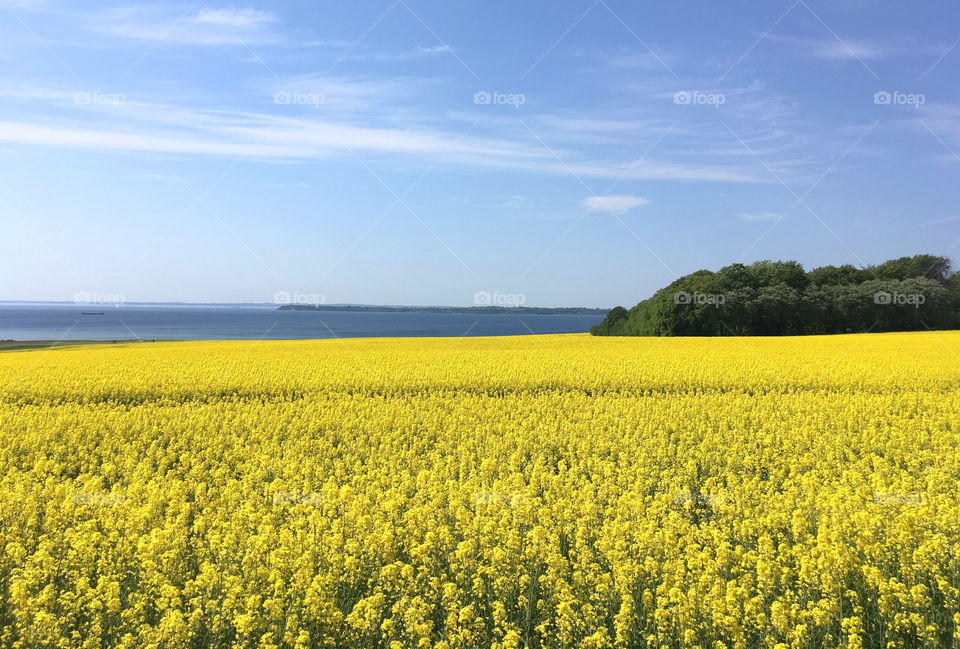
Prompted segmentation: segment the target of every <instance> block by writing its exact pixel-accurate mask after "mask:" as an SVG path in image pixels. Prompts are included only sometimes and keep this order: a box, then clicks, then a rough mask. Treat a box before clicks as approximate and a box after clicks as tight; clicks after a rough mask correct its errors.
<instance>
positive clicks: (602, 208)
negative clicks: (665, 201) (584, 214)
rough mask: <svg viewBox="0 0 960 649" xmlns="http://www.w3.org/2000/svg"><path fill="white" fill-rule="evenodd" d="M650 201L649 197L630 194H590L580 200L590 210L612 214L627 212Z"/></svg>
mask: <svg viewBox="0 0 960 649" xmlns="http://www.w3.org/2000/svg"><path fill="white" fill-rule="evenodd" d="M649 203H650V199H649V198H644V197H643V196H631V195H629V194H615V195H611V196H588V197H587V198H585V199H583V200H582V201H581V202H580V204H581V205H582V206H583V207H585V208H586V209H587V211H588V212H610V213H612V214H625V213H626V212H629V211H630V210H632V209H634V208H637V207H643V206H644V205H648V204H649Z"/></svg>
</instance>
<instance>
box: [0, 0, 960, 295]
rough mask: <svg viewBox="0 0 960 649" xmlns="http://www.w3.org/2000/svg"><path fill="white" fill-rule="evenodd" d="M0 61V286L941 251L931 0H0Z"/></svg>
mask: <svg viewBox="0 0 960 649" xmlns="http://www.w3.org/2000/svg"><path fill="white" fill-rule="evenodd" d="M0 66H2V70H3V72H4V74H3V75H2V76H0V223H2V230H0V278H2V279H0V300H67V301H69V300H73V299H76V298H77V296H78V295H82V296H93V299H94V300H100V299H102V300H104V301H107V300H110V299H122V300H123V301H131V302H132V301H185V302H272V301H302V302H310V303H318V302H325V303H328V304H332V303H367V304H410V305H423V304H431V305H457V306H460V305H470V304H476V303H493V304H523V305H525V306H589V307H610V306H613V305H617V304H622V305H627V306H631V305H633V304H635V303H636V302H638V301H640V300H642V299H644V298H646V297H648V296H649V295H650V294H652V293H653V292H654V291H655V290H657V289H658V288H660V287H662V286H664V285H666V284H668V283H669V282H671V281H672V280H674V279H676V278H677V277H678V276H680V275H684V274H687V273H690V272H692V271H695V270H698V269H701V268H708V269H714V270H715V269H718V268H720V267H722V266H725V265H727V264H730V263H733V262H742V263H750V262H753V261H756V260H758V259H795V260H797V261H800V262H801V263H802V264H803V265H804V266H805V267H807V268H811V267H816V266H820V265H825V264H843V263H850V264H854V265H858V266H862V265H867V264H873V263H879V262H881V261H883V260H885V259H888V258H893V257H899V256H903V255H912V254H919V253H922V252H929V253H933V254H942V255H947V256H953V258H954V259H956V260H958V265H960V254H958V253H960V208H958V200H957V199H958V189H960V183H958V182H957V174H958V172H960V84H958V83H957V82H958V76H960V75H958V73H957V71H958V70H960V6H958V5H956V3H951V2H938V1H931V2H924V3H919V4H917V3H901V2H885V3H881V2H874V1H870V0H830V1H825V0H824V1H820V0H796V1H790V0H787V1H780V0H763V1H761V0H749V1H748V0H744V1H731V2H724V3H707V2H688V1H680V0H678V1H676V2H663V1H647V2H637V1H632V2H628V1H625V0H576V1H574V0H549V1H548V0H527V1H524V2H516V1H515V0H483V1H482V2H481V1H479V0H476V1H467V0H453V1H451V0H446V1H442V2H441V1H439V0H434V1H430V2H427V1H424V0H393V1H387V0H383V1H381V0H377V1H373V0H369V1H368V0H351V1H350V2H342V1H341V2H327V1H326V0H317V1H314V2H286V1H283V0H280V1H274V2H270V3H266V2H260V3H259V4H252V3H246V2H237V3H230V4H220V3H218V2H215V1H214V0H197V1H196V2H193V3H192V4H191V3H190V2H178V3H165V2H163V1H162V0H160V1H157V2H150V3H141V4H131V3H127V2H121V3H119V4H115V3H110V2H102V3H101V2H88V3H82V5H81V3H76V2H66V1H64V0H0Z"/></svg>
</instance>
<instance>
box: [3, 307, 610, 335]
mask: <svg viewBox="0 0 960 649" xmlns="http://www.w3.org/2000/svg"><path fill="white" fill-rule="evenodd" d="M602 319H603V318H602V316H598V315H561V314H557V315H528V314H523V315H520V314H517V315H514V314H496V315H487V314H472V313H462V314H458V313H411V312H386V313H384V312H361V311H278V310H277V307H276V306H275V305H272V304H270V305H223V304H126V303H125V304H118V305H112V304H110V305H107V304H104V305H99V304H74V303H37V302H0V341H3V340H17V341H21V340H106V341H110V340H132V339H139V340H299V339H313V338H370V337H404V336H413V337H424V336H438V337H458V336H463V337H465V336H514V335H530V334H558V333H579V332H585V331H588V330H589V329H590V327H591V326H592V325H595V324H597V323H599V322H600V321H601V320H602Z"/></svg>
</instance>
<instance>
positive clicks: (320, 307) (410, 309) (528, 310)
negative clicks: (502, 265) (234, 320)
mask: <svg viewBox="0 0 960 649" xmlns="http://www.w3.org/2000/svg"><path fill="white" fill-rule="evenodd" d="M277 311H357V312H376V313H471V314H481V315H482V314H489V315H525V314H526V315H599V316H603V315H606V314H607V311H609V309H590V308H587V307H556V308H550V307H529V306H516V307H506V306H459V307H458V306H373V305H356V304H348V305H333V304H331V305H326V304H284V305H283V306H281V307H278V308H277Z"/></svg>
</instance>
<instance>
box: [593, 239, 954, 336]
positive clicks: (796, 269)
mask: <svg viewBox="0 0 960 649" xmlns="http://www.w3.org/2000/svg"><path fill="white" fill-rule="evenodd" d="M951 328H960V273H952V272H951V262H950V259H948V258H946V257H939V256H936V255H915V256H912V257H900V258H899V259H891V260H889V261H886V262H884V263H882V264H879V265H876V266H867V267H865V268H857V267H855V266H852V265H849V264H847V265H844V266H823V267H820V268H814V269H813V270H810V271H805V270H804V268H803V266H802V265H801V264H799V263H798V262H796V261H769V260H764V261H758V262H755V263H753V264H750V265H744V264H731V265H729V266H725V267H723V268H721V269H720V270H719V271H716V272H714V271H710V270H698V271H696V272H694V273H691V274H689V275H685V276H683V277H681V278H679V279H677V280H676V281H674V282H673V283H671V284H670V285H669V286H666V287H664V288H662V289H660V290H659V291H657V292H656V293H654V294H653V295H652V296H651V297H650V298H648V299H646V300H644V301H642V302H640V303H639V304H637V305H636V306H634V307H633V308H631V309H629V310H628V309H625V308H624V307H621V306H618V307H614V308H613V309H611V310H610V311H609V312H608V313H607V316H606V318H604V320H603V322H601V323H600V324H599V325H596V326H595V327H593V328H592V329H591V333H593V334H594V335H596V336H744V335H801V334H835V333H863V332H872V331H923V330H926V329H951Z"/></svg>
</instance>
